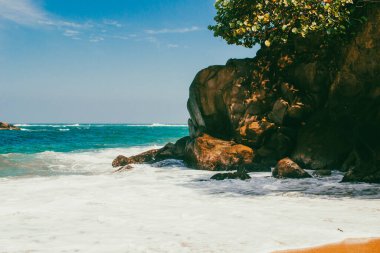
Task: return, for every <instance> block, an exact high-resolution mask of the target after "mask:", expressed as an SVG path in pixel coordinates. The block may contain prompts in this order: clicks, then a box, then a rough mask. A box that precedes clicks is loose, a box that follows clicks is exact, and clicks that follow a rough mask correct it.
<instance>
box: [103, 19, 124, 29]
mask: <svg viewBox="0 0 380 253" xmlns="http://www.w3.org/2000/svg"><path fill="white" fill-rule="evenodd" d="M103 24H105V25H108V26H114V27H118V28H120V27H123V25H122V24H121V23H119V22H118V21H116V20H111V19H105V20H103Z"/></svg>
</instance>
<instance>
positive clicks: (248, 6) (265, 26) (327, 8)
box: [209, 0, 353, 47]
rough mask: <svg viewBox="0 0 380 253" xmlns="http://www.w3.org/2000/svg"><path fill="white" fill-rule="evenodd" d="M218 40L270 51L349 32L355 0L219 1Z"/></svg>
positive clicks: (216, 30)
mask: <svg viewBox="0 0 380 253" xmlns="http://www.w3.org/2000/svg"><path fill="white" fill-rule="evenodd" d="M215 7H216V10H217V14H216V16H215V18H214V20H215V21H216V24H215V25H212V26H209V29H210V30H212V31H214V35H215V36H219V37H222V38H223V39H225V40H226V41H227V43H228V44H236V45H243V46H245V47H252V46H254V45H255V44H260V45H265V46H267V47H270V46H271V45H273V44H284V43H286V42H287V41H288V40H289V38H290V37H291V36H301V37H306V36H307V35H308V34H310V33H313V32H323V33H325V34H327V35H337V34H342V33H345V32H346V29H347V27H348V25H349V23H350V14H351V11H352V9H353V8H352V7H353V0H262V1H258V0H217V1H216V3H215Z"/></svg>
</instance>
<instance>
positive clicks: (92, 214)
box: [0, 147, 380, 253]
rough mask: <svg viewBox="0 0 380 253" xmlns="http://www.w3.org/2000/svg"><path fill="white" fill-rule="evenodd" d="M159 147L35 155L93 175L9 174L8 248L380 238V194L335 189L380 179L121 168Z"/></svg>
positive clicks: (3, 220)
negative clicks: (226, 176)
mask: <svg viewBox="0 0 380 253" xmlns="http://www.w3.org/2000/svg"><path fill="white" fill-rule="evenodd" d="M149 148H150V147H136V148H128V149H104V150H98V151H88V152H75V153H74V152H73V153H56V152H44V153H40V154H37V155H30V156H31V157H33V160H34V161H38V162H36V164H34V166H52V167H51V169H52V170H56V171H60V170H67V171H69V172H89V173H85V175H76V176H75V175H71V176H53V177H31V178H2V179H0V192H1V194H0V203H1V208H0V227H1V230H0V238H1V240H0V241H1V246H0V248H1V250H0V251H4V252H11V253H12V252H25V251H36V252H75V251H77V252H133V253H135V252H137V253H139V252H175V253H177V252H218V253H219V252H255V253H261V252H263V253H264V252H270V251H272V250H277V249H287V248H298V247H306V246H313V245H319V244H324V243H329V242H335V241H340V240H343V239H345V238H351V237H354V238H358V237H359V238H360V237H374V236H378V237H379V236H380V226H379V220H380V200H379V199H366V198H361V197H359V196H355V195H353V196H354V197H348V196H349V195H347V196H346V197H341V195H339V194H338V195H336V196H334V195H333V196H332V197H331V195H330V194H331V193H332V192H333V191H334V189H335V190H337V191H338V192H339V191H343V190H342V189H340V190H339V187H338V186H339V185H342V187H346V188H345V189H346V190H347V189H348V190H350V189H356V190H360V189H361V188H371V187H376V186H375V185H373V186H370V185H367V184H352V185H351V184H350V185H348V184H339V183H338V179H339V178H340V177H341V175H340V174H339V173H335V174H334V175H333V177H332V178H331V179H326V180H324V179H320V180H319V179H309V180H277V179H273V178H270V177H269V173H252V174H251V176H253V178H252V179H251V180H247V181H235V180H227V181H223V182H219V181H210V180H208V179H209V177H210V176H211V175H212V174H213V173H212V172H208V171H197V170H189V169H186V168H184V167H183V166H181V164H178V163H174V164H175V166H170V163H160V164H159V165H158V166H150V165H134V169H133V170H131V171H128V172H125V173H117V174H114V173H112V172H113V170H114V169H113V168H112V167H111V166H110V163H111V161H112V159H113V158H114V157H115V156H116V155H118V154H125V155H127V156H129V155H133V154H136V153H139V152H141V151H145V150H147V149H149ZM16 156H21V154H7V155H6V156H4V157H6V158H12V157H13V158H17V157H16ZM26 160H28V159H26ZM43 162H45V163H44V164H43ZM38 164H40V165H38ZM54 166H55V167H54ZM162 166H163V167H162ZM313 180H314V181H313ZM311 184H312V185H311ZM307 185H311V186H310V187H308V186H307ZM329 185H330V186H329ZM319 187H321V188H322V189H321V190H320V191H319V192H318V189H315V192H311V190H310V189H311V188H319ZM329 187H330V188H331V189H330V190H329V191H326V189H325V190H323V188H329ZM334 187H335V188H334ZM336 187H338V188H336ZM305 189H306V191H308V190H310V192H307V195H304V194H302V192H300V190H302V191H305ZM256 193H259V194H256ZM323 194H325V195H323ZM339 229H340V230H343V232H341V231H340V230H339Z"/></svg>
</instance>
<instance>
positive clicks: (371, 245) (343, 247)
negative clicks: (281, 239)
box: [272, 238, 380, 253]
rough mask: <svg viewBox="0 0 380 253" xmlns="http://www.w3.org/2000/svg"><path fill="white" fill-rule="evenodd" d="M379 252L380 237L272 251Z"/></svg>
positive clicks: (288, 252) (291, 252)
mask: <svg viewBox="0 0 380 253" xmlns="http://www.w3.org/2000/svg"><path fill="white" fill-rule="evenodd" d="M332 252H333V253H377V252H380V238H360V239H346V240H344V241H342V242H338V243H331V244H326V245H321V246H317V247H310V248H304V249H294V250H281V251H273V252H272V253H332Z"/></svg>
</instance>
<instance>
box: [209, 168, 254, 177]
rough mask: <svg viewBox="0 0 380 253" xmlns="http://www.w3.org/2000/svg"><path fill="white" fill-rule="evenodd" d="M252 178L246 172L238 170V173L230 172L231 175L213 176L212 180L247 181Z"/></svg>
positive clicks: (220, 174)
mask: <svg viewBox="0 0 380 253" xmlns="http://www.w3.org/2000/svg"><path fill="white" fill-rule="evenodd" d="M250 178H251V177H250V176H249V175H248V173H247V171H246V170H244V169H243V170H238V171H236V172H229V173H218V174H215V175H214V176H212V177H211V178H210V179H211V180H225V179H240V180H247V179H250Z"/></svg>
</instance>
